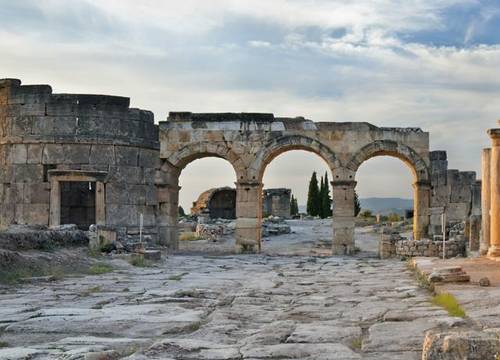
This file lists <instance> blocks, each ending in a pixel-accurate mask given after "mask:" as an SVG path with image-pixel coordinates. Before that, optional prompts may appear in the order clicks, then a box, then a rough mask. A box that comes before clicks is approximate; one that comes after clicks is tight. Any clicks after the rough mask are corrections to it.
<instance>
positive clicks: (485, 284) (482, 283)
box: [479, 277, 491, 287]
mask: <svg viewBox="0 0 500 360" xmlns="http://www.w3.org/2000/svg"><path fill="white" fill-rule="evenodd" d="M490 285H491V282H490V279H488V278H487V277H482V278H481V279H479V286H483V287H488V286H490Z"/></svg>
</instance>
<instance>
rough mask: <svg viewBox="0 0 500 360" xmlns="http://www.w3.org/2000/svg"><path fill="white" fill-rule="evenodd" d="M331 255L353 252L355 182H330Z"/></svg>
mask: <svg viewBox="0 0 500 360" xmlns="http://www.w3.org/2000/svg"><path fill="white" fill-rule="evenodd" d="M331 184H332V201H333V216H332V220H333V246H332V254H333V255H349V254H352V253H353V252H354V226H355V224H354V188H355V187H356V181H352V180H346V181H342V180H336V181H332V182H331Z"/></svg>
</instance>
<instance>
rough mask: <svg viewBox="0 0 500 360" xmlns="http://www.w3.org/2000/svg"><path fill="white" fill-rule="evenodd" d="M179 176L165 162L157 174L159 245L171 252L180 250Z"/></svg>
mask: <svg viewBox="0 0 500 360" xmlns="http://www.w3.org/2000/svg"><path fill="white" fill-rule="evenodd" d="M179 175H180V171H178V169H177V168H175V167H174V166H172V165H170V164H169V163H167V162H165V163H164V164H163V165H162V167H161V169H160V170H158V171H157V172H156V175H155V184H156V190H157V194H158V211H157V214H156V226H157V229H158V243H159V244H160V245H163V246H166V247H167V248H168V249H170V250H177V249H178V248H179V232H178V226H177V217H178V213H179V190H180V187H179V185H178V184H179Z"/></svg>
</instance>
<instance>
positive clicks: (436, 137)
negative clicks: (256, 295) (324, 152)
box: [0, 0, 500, 204]
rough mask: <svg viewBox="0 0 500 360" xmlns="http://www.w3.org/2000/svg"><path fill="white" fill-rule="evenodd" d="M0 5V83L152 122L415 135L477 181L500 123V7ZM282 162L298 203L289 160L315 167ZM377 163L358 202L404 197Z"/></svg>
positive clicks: (118, 1) (431, 0)
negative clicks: (366, 128) (272, 124)
mask: <svg viewBox="0 0 500 360" xmlns="http://www.w3.org/2000/svg"><path fill="white" fill-rule="evenodd" d="M0 5H1V6H0V9H1V10H0V53H1V54H2V55H1V56H0V69H1V70H2V71H1V74H0V77H18V78H21V79H22V80H23V82H24V83H50V84H51V85H52V86H53V88H54V90H55V91H60V92H89V93H109V94H116V95H125V96H130V97H131V102H132V105H133V106H137V107H142V108H146V109H150V110H153V111H154V112H155V116H156V120H157V121H161V120H164V119H165V118H166V115H167V113H168V111H177V110H186V111H237V112H240V111H261V112H273V113H275V114H276V115H280V116H298V115H302V116H305V117H307V118H309V119H312V120H314V121H368V122H371V123H373V124H375V125H378V126H402V127H404V126H412V127H414V126H418V127H422V128H423V129H424V130H426V131H429V132H430V133H431V147H432V149H435V150H441V149H444V150H448V153H449V161H450V167H451V168H459V169H463V170H476V171H479V162H480V161H479V159H480V150H481V148H482V147H485V146H487V145H488V139H487V136H486V135H485V131H486V129H488V128H490V127H494V126H495V124H496V119H498V118H500V101H499V99H500V70H499V69H500V0H487V1H478V0H419V1H409V0H395V1H386V0H359V1H339V0H288V1H287V0H252V1H243V0H211V1H206V0H183V1H174V0H167V1H153V0H146V1H140V2H138V1H129V0H107V1H98V0H73V1H62V0H37V1H34V0H33V1H32V0H26V1H23V0H18V1H10V0H0ZM290 156H292V157H291V158H290V159H289V160H286V157H284V158H283V159H282V160H281V159H280V160H279V164H278V163H277V164H276V165H273V168H270V169H269V174H268V175H269V176H267V177H266V179H267V180H266V182H267V184H269V185H270V186H278V185H288V186H291V187H292V188H293V189H296V192H297V193H299V194H300V193H301V192H303V191H302V190H301V189H302V188H303V187H304V185H303V182H304V179H303V178H304V176H305V177H307V176H308V175H309V174H307V175H305V174H302V172H307V171H309V169H301V171H300V174H298V173H297V169H296V164H297V161H298V160H297V159H299V160H300V159H301V157H302V158H303V159H306V158H307V159H309V157H306V155H303V154H301V155H300V156H299V155H290ZM293 156H299V157H298V158H297V159H295V157H293ZM309 156H313V155H309ZM210 161H212V160H203V162H206V164H208V165H203V166H208V167H210V168H211V169H212V168H213V167H214V166H215V167H216V168H217V167H219V166H221V167H220V169H221V171H213V176H212V177H211V178H210V180H207V179H204V180H206V181H203V183H200V182H198V180H197V179H196V178H197V177H196V176H194V175H193V176H191V175H189V172H186V174H185V175H183V181H184V185H183V188H184V193H186V197H185V198H183V199H182V201H183V202H184V204H188V203H189V202H190V201H191V199H190V198H191V197H193V196H192V195H189V194H188V193H195V192H197V191H198V190H200V189H201V188H202V187H203V186H206V185H207V184H210V186H212V185H216V184H227V183H230V182H232V181H233V180H232V177H231V176H228V175H227V173H226V172H225V171H222V169H223V166H224V165H219V164H220V163H219V162H217V161H215V160H213V162H210ZM311 161H312V160H311ZM314 161H316V159H315V160H314ZM372 161H374V163H373V164H375V165H371V164H370V163H367V164H366V167H367V169H368V170H369V171H368V170H367V171H363V174H360V176H361V178H360V179H358V180H359V187H360V191H361V193H362V194H363V195H364V196H373V195H377V194H380V193H384V195H387V194H385V192H384V191H385V187H384V186H385V185H386V184H388V183H389V182H391V181H392V182H391V184H393V186H391V187H390V188H391V191H392V193H393V194H394V195H398V196H407V195H408V194H410V195H411V191H410V189H411V186H409V184H408V182H409V181H411V178H409V177H408V170H407V169H406V168H404V166H401V164H400V163H398V162H397V161H394V162H391V161H388V162H385V163H384V162H380V161H379V160H378V159H377V160H372ZM200 163H201V162H200ZM307 163H308V164H309V163H310V161H309V160H308V161H307ZM196 164H197V163H193V165H192V166H191V167H193V169H196V166H198V165H196ZM315 164H316V163H315ZM318 164H319V165H318V166H322V164H321V162H319V163H318ZM200 166H201V165H200ZM203 166H202V167H201V168H200V169H203ZM370 166H371V167H370ZM191 167H190V168H191ZM274 168H276V169H274ZM380 169H384V171H380ZM188 170H189V169H188ZM318 170H319V169H318ZM192 172H193V173H195V172H196V171H194V170H192ZM365 173H366V174H365ZM279 174H289V176H287V177H286V178H284V177H283V176H281V177H280V176H279ZM231 175H232V174H231ZM295 175H296V176H295ZM299 175H300V176H299ZM394 179H403V180H404V181H395V180H394ZM408 179H409V180H408ZM186 189H187V190H186ZM191 189H192V190H191ZM187 195H189V199H188V196H187ZM299 198H300V197H299Z"/></svg>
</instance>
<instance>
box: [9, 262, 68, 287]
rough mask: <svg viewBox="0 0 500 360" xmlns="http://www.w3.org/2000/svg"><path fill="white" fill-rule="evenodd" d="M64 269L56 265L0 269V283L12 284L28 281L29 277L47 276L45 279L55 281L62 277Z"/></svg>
mask: <svg viewBox="0 0 500 360" xmlns="http://www.w3.org/2000/svg"><path fill="white" fill-rule="evenodd" d="M64 274H65V272H64V269H63V268H60V267H57V266H48V267H37V268H12V269H8V270H0V284H7V285H13V284H17V283H21V282H30V279H34V278H41V277H47V280H50V281H56V280H61V279H63V278H64Z"/></svg>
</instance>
